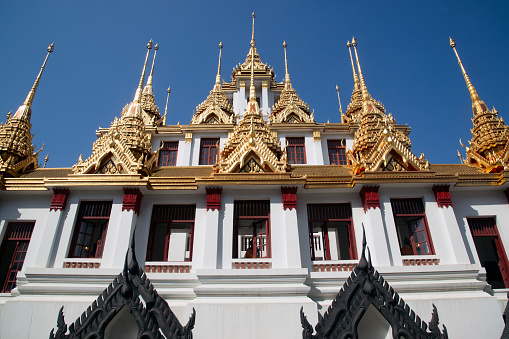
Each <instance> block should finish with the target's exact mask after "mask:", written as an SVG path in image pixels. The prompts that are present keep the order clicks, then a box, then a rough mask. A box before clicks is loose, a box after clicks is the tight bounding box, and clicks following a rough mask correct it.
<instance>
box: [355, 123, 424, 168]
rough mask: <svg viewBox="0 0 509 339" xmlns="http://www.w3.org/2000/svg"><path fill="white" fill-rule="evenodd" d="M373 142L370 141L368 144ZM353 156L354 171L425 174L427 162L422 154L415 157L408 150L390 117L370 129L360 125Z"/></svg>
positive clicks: (408, 140) (406, 140)
mask: <svg viewBox="0 0 509 339" xmlns="http://www.w3.org/2000/svg"><path fill="white" fill-rule="evenodd" d="M371 140H372V141H371ZM354 154H355V156H356V159H357V163H356V164H355V169H354V172H355V173H357V174H359V173H361V172H364V171H366V172H376V171H391V172H401V171H423V170H424V171H426V170H429V166H430V165H429V162H428V161H427V160H426V158H425V157H424V154H422V153H421V156H420V157H419V158H418V157H417V156H415V155H414V154H413V153H412V151H411V142H410V139H409V138H408V136H407V135H405V134H404V133H403V132H402V131H400V130H398V128H397V127H396V124H395V122H394V119H392V117H385V118H384V120H383V121H381V122H378V123H376V124H372V126H370V127H368V126H361V128H360V129H359V131H357V132H356V133H355V139H354Z"/></svg>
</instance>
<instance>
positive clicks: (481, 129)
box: [449, 38, 509, 173]
mask: <svg viewBox="0 0 509 339" xmlns="http://www.w3.org/2000/svg"><path fill="white" fill-rule="evenodd" d="M449 44H450V46H451V47H452V48H453V50H454V53H455V54H456V57H457V59H458V63H459V65H460V68H461V71H462V73H463V77H464V78H465V82H466V84H467V88H468V91H469V93H470V98H471V99H472V111H473V114H474V117H473V118H472V123H473V125H474V127H473V128H472V129H471V130H470V131H471V132H472V140H471V141H469V145H470V147H467V146H465V145H463V144H461V145H462V146H463V147H465V149H466V159H463V161H464V163H465V164H467V165H473V166H476V167H479V168H481V169H483V170H484V171H485V172H487V173H490V172H500V171H502V170H504V169H509V129H508V127H507V125H506V124H505V123H504V120H503V119H502V118H501V117H499V116H498V111H497V110H496V109H495V108H493V109H492V110H490V109H488V107H487V106H486V104H485V103H484V101H482V100H481V98H480V97H479V95H478V94H477V91H476V90H475V87H474V85H472V82H471V81H470V78H469V77H468V75H467V72H466V71H465V68H464V67H463V63H462V62H461V59H460V57H459V55H458V52H457V51H456V43H455V42H454V40H453V39H451V38H449ZM460 143H461V140H460Z"/></svg>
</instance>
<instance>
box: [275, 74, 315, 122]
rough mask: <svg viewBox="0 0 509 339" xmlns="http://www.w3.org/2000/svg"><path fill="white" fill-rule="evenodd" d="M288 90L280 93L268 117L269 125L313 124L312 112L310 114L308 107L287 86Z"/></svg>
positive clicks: (289, 85) (289, 86) (290, 87)
mask: <svg viewBox="0 0 509 339" xmlns="http://www.w3.org/2000/svg"><path fill="white" fill-rule="evenodd" d="M286 87H288V89H286V88H285V89H284V90H283V91H282V92H281V96H280V97H279V100H278V102H276V104H274V106H273V107H272V113H271V114H270V116H269V119H270V122H271V123H281V122H289V123H298V122H307V123H314V122H315V117H314V112H311V111H310V109H309V105H308V104H306V103H305V102H304V101H303V100H302V99H301V98H300V97H299V96H298V95H297V92H296V91H295V90H294V89H293V88H292V86H291V84H288V86H286Z"/></svg>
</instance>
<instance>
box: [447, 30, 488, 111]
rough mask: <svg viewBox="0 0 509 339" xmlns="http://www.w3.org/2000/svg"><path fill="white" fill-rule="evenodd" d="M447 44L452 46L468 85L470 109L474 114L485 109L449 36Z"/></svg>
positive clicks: (454, 43)
mask: <svg viewBox="0 0 509 339" xmlns="http://www.w3.org/2000/svg"><path fill="white" fill-rule="evenodd" d="M449 45H450V46H451V47H452V49H453V50H454V53H455V54H456V58H457V59H458V64H459V65H460V67H461V72H462V73H463V77H464V78H465V82H466V84H467V87H468V92H470V98H471V99H472V110H473V111H474V115H476V114H477V113H480V112H482V111H486V110H487V107H486V105H485V104H484V102H483V101H482V100H481V98H479V95H478V94H477V91H476V90H475V87H474V85H472V82H471V81H470V78H469V77H468V75H467V72H466V71H465V67H463V63H462V62H461V59H460V56H459V55H458V52H457V51H456V42H455V41H454V40H453V39H452V38H451V37H449Z"/></svg>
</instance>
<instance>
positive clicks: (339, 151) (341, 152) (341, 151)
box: [327, 139, 347, 165]
mask: <svg viewBox="0 0 509 339" xmlns="http://www.w3.org/2000/svg"><path fill="white" fill-rule="evenodd" d="M327 148H328V150H329V164H331V165H346V164H347V163H346V150H345V139H339V140H327Z"/></svg>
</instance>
